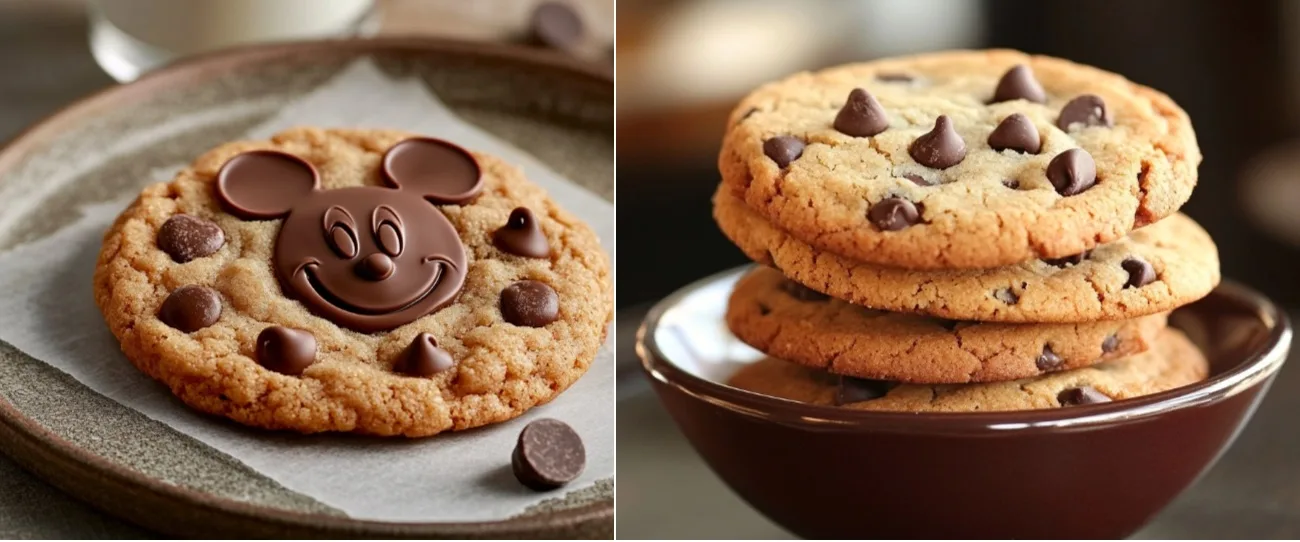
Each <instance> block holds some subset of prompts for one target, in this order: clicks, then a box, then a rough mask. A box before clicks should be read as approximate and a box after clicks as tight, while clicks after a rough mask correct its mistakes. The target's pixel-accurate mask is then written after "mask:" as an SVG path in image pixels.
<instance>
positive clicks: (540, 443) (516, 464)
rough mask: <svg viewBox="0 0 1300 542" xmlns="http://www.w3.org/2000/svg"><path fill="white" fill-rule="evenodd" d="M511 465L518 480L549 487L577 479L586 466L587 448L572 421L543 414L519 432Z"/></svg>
mask: <svg viewBox="0 0 1300 542" xmlns="http://www.w3.org/2000/svg"><path fill="white" fill-rule="evenodd" d="M510 466H511V468H512V470H514V473H515V478H516V479H518V480H519V483H521V484H523V485H525V486H528V487H529V488H531V489H534V490H536V491H547V490H551V489H555V488H558V487H560V486H563V485H564V484H567V483H569V482H572V481H573V480H575V479H577V478H578V476H579V475H581V474H582V471H583V469H585V468H586V467H587V451H586V448H584V447H583V445H582V437H579V436H578V432H577V431H574V430H573V428H572V427H569V424H566V423H564V422H562V421H559V420H554V419H550V418H543V419H540V420H536V421H534V422H532V423H529V424H528V425H526V426H524V430H523V431H520V432H519V440H518V441H517V442H516V443H515V450H514V453H512V454H511V455H510Z"/></svg>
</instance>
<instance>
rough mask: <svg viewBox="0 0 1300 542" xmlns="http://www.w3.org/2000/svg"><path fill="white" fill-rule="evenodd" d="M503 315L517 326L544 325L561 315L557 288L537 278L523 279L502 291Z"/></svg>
mask: <svg viewBox="0 0 1300 542" xmlns="http://www.w3.org/2000/svg"><path fill="white" fill-rule="evenodd" d="M500 307H501V317H502V318H504V319H505V321H507V322H510V323H512V324H514V325H517V326H528V327H542V326H544V325H546V324H549V323H551V322H554V321H555V319H556V318H559V315H560V298H559V296H558V295H556V293H555V289H554V288H551V287H550V286H549V285H547V284H546V283H542V282H537V281H535V280H521V281H519V282H516V283H514V284H511V285H510V286H507V287H506V289H505V290H502V291H501V305H500Z"/></svg>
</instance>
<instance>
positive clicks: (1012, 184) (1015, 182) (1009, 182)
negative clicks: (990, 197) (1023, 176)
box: [1002, 179, 1020, 190]
mask: <svg viewBox="0 0 1300 542" xmlns="http://www.w3.org/2000/svg"><path fill="white" fill-rule="evenodd" d="M1002 186H1005V187H1007V188H1010V189H1012V190H1020V180H1019V179H1003V180H1002Z"/></svg>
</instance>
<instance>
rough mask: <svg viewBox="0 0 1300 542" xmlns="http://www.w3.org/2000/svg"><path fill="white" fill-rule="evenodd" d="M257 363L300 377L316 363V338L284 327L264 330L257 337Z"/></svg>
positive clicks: (272, 327) (308, 333) (278, 371)
mask: <svg viewBox="0 0 1300 542" xmlns="http://www.w3.org/2000/svg"><path fill="white" fill-rule="evenodd" d="M257 362H258V363H260V364H261V365H262V366H263V367H266V368H267V369H270V370H272V371H275V372H277V373H280V374H286V375H292V376H297V375H300V374H302V372H303V371H304V370H306V369H307V367H310V366H311V364H313V363H315V362H316V337H315V336H313V335H312V334H311V333H310V332H307V331H303V330H301V329H293V328H288V327H284V326H271V327H268V328H266V329H263V330H262V333H260V334H258V336H257Z"/></svg>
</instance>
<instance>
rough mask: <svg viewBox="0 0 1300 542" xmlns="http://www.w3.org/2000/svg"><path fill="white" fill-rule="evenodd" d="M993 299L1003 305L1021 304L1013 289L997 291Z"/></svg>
mask: <svg viewBox="0 0 1300 542" xmlns="http://www.w3.org/2000/svg"><path fill="white" fill-rule="evenodd" d="M993 298H994V299H997V300H998V301H1001V302H1003V303H1006V304H1008V305H1015V304H1016V303H1018V302H1020V296H1018V295H1016V293H1015V292H1013V291H1011V288H1003V289H1001V290H995V291H994V292H993Z"/></svg>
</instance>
